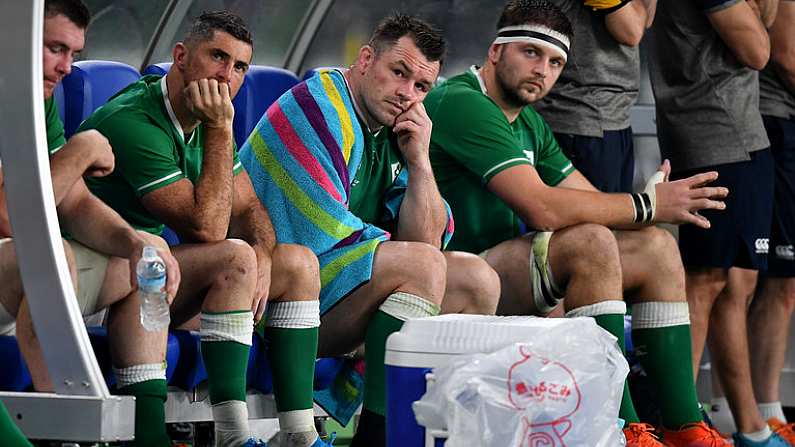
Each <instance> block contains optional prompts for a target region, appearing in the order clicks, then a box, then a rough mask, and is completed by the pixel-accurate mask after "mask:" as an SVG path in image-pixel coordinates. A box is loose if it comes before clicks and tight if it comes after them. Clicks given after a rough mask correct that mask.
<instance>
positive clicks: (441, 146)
mask: <svg viewBox="0 0 795 447" xmlns="http://www.w3.org/2000/svg"><path fill="white" fill-rule="evenodd" d="M425 108H426V110H427V112H428V116H429V117H430V118H431V120H432V121H433V133H432V134H431V146H430V155H431V164H432V166H433V172H434V175H435V176H436V182H437V184H438V185H439V192H440V193H441V194H442V197H444V199H445V200H447V203H449V204H450V207H451V208H452V210H453V216H454V217H455V234H454V235H453V239H452V241H450V244H449V245H448V246H447V248H448V249H449V250H463V251H468V252H472V253H480V252H482V251H483V250H486V249H488V248H491V247H493V246H495V245H497V244H499V243H500V242H503V241H505V240H508V239H511V238H514V237H516V236H518V235H519V234H520V229H521V221H520V219H519V216H518V215H517V214H516V213H515V212H514V211H513V210H512V209H511V208H510V207H508V205H506V204H505V202H503V201H502V200H501V199H500V198H499V197H497V196H496V195H494V194H493V193H492V192H490V191H489V190H488V189H487V188H486V185H487V184H488V182H489V181H490V180H491V179H492V178H493V177H494V176H495V175H497V174H498V173H500V172H502V171H504V170H505V169H508V168H510V167H513V166H518V165H522V164H528V165H531V166H534V167H535V169H536V170H537V171H538V174H539V175H540V177H541V179H542V180H543V181H544V183H546V184H548V185H550V186H555V185H557V184H558V183H560V182H561V181H562V180H563V179H565V178H566V177H567V176H568V175H569V174H571V173H572V172H574V167H573V166H572V164H571V162H570V161H569V160H568V158H566V156H565V155H564V154H563V152H562V151H561V150H560V146H558V143H557V141H555V137H554V136H553V134H552V130H551V129H550V128H549V126H548V125H547V124H546V123H545V122H544V120H543V119H542V118H541V116H539V115H538V113H536V112H535V110H533V109H532V107H529V106H528V107H525V108H524V109H523V110H522V112H521V113H520V114H519V116H518V117H517V118H516V120H514V122H512V123H509V122H508V120H507V118H506V117H505V115H504V114H503V113H502V110H500V108H499V106H497V104H496V103H495V102H494V101H492V100H491V98H489V97H488V96H487V95H486V93H485V86H484V85H483V82H482V80H481V79H480V76H479V75H478V73H477V69H476V68H475V67H474V66H473V67H472V68H470V70H469V71H467V72H465V73H463V74H460V75H458V76H455V77H453V78H450V79H449V80H447V81H446V82H445V83H443V84H442V85H440V86H438V87H437V88H435V89H433V90H432V91H431V92H430V93H429V94H428V96H427V97H426V98H425Z"/></svg>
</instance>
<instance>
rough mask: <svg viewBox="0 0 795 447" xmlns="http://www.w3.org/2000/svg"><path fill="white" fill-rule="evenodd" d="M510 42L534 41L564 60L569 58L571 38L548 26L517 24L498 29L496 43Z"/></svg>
mask: <svg viewBox="0 0 795 447" xmlns="http://www.w3.org/2000/svg"><path fill="white" fill-rule="evenodd" d="M510 42H532V43H534V44H537V45H541V46H543V47H545V48H549V49H550V50H552V51H555V52H556V53H558V54H559V55H560V57H562V58H563V60H564V61H566V60H568V58H569V46H570V42H569V38H568V37H566V36H565V35H564V34H562V33H559V32H557V31H555V30H553V29H550V28H547V27H546V26H541V25H516V26H506V27H505V28H500V29H499V30H497V38H496V39H494V43H495V44H501V43H510Z"/></svg>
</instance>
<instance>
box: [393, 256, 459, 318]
mask: <svg viewBox="0 0 795 447" xmlns="http://www.w3.org/2000/svg"><path fill="white" fill-rule="evenodd" d="M401 250H404V251H405V252H404V253H403V255H404V256H401V257H400V259H401V264H400V265H398V266H397V268H399V269H400V272H401V276H403V277H404V281H403V283H404V284H405V287H406V288H408V289H410V290H418V291H423V292H424V293H421V296H422V297H423V298H425V299H427V300H429V301H432V302H434V303H436V304H441V302H442V298H443V297H444V288H445V285H446V282H447V281H446V278H447V260H445V258H444V255H443V254H442V252H441V251H440V250H439V249H438V248H436V247H433V246H431V245H429V244H424V243H421V242H405V243H401Z"/></svg>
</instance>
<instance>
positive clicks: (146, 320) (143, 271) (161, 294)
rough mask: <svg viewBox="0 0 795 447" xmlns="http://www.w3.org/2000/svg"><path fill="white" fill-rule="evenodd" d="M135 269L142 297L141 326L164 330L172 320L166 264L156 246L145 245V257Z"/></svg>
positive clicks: (147, 328)
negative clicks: (167, 296) (167, 292)
mask: <svg viewBox="0 0 795 447" xmlns="http://www.w3.org/2000/svg"><path fill="white" fill-rule="evenodd" d="M135 271H136V273H137V274H138V295H139V296H140V297H141V326H143V327H144V329H146V330H147V331H160V330H163V329H165V328H166V327H168V323H169V322H170V321H171V318H170V317H169V315H168V300H167V299H166V292H165V287H166V264H165V263H164V262H163V259H162V258H161V257H160V256H158V254H157V249H156V248H155V247H144V252H143V257H142V258H141V260H140V261H138V266H137V267H136V270H135Z"/></svg>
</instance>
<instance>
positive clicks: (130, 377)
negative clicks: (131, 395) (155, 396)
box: [113, 362, 166, 388]
mask: <svg viewBox="0 0 795 447" xmlns="http://www.w3.org/2000/svg"><path fill="white" fill-rule="evenodd" d="M113 374H115V375H116V384H117V385H116V386H117V387H119V388H124V387H126V386H130V385H135V384H136V383H141V382H146V381H147V380H156V379H162V380H166V364H165V362H161V363H145V364H143V365H133V366H128V367H126V368H113Z"/></svg>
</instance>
